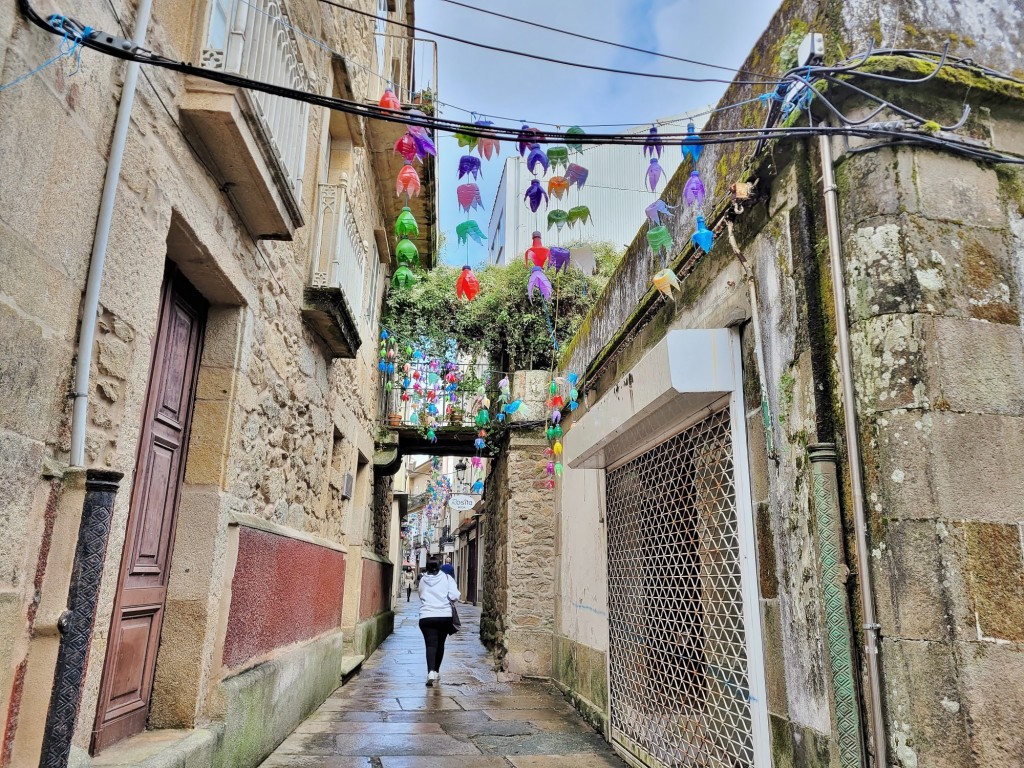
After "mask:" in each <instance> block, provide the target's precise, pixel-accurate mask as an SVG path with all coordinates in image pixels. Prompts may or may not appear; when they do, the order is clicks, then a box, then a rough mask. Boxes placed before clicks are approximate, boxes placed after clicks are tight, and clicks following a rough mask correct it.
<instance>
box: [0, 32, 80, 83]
mask: <svg viewBox="0 0 1024 768" xmlns="http://www.w3.org/2000/svg"><path fill="white" fill-rule="evenodd" d="M91 33H92V27H85V28H84V29H83V30H82V34H81V35H75V36H74V37H71V36H70V35H68V33H67V32H65V33H64V36H63V37H62V38H61V40H60V43H59V44H58V45H57V55H56V56H53V57H51V58H49V59H47V60H46V61H44V62H43V63H42V64H40V65H39V66H38V67H36V68H35V69H33V70H31V71H29V72H26V73H25V74H23V75H21V76H19V77H16V78H14V79H13V80H11V81H10V82H9V83H4V84H3V85H0V93H2V92H3V91H6V90H7V89H8V88H13V87H14V86H16V85H18V84H19V83H22V82H24V81H25V80H28V79H29V78H30V77H32V76H33V75H37V74H39V73H40V72H42V71H43V70H44V69H46V68H47V67H51V66H53V65H54V64H56V63H57V62H58V61H60V60H61V59H63V58H73V59H74V60H75V69H74V71H73V72H72V73H71V76H74V75H76V74H78V73H79V72H81V71H82V39H83V38H85V37H88V36H89V35H90V34H91Z"/></svg>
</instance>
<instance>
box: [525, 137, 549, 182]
mask: <svg viewBox="0 0 1024 768" xmlns="http://www.w3.org/2000/svg"><path fill="white" fill-rule="evenodd" d="M537 163H540V164H541V165H542V166H543V167H544V173H547V172H548V156H547V155H546V154H545V153H544V150H543V149H541V148H540V144H531V145H530V154H529V155H527V157H526V167H527V169H528V170H529V171H530V173H532V174H533V175H534V176H536V175H537Z"/></svg>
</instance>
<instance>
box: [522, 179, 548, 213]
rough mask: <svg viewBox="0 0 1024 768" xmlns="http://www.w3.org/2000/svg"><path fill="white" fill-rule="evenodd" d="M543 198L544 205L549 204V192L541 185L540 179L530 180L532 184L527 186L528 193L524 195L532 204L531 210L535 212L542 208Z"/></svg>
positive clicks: (530, 204) (524, 198)
mask: <svg viewBox="0 0 1024 768" xmlns="http://www.w3.org/2000/svg"><path fill="white" fill-rule="evenodd" d="M542 198H543V200H544V205H547V204H548V193H547V192H545V191H544V187H542V186H541V185H540V181H538V180H537V179H534V180H533V181H531V182H530V186H529V187H527V188H526V193H525V194H524V195H523V200H525V201H526V202H527V204H528V205H529V206H530V210H531V211H533V212H534V213H536V212H537V209H538V208H540V201H541V199H542Z"/></svg>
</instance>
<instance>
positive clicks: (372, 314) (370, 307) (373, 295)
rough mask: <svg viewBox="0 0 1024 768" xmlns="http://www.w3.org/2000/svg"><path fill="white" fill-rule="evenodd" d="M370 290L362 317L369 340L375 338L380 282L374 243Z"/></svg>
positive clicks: (377, 254) (377, 252)
mask: <svg viewBox="0 0 1024 768" xmlns="http://www.w3.org/2000/svg"><path fill="white" fill-rule="evenodd" d="M369 268H370V290H369V291H368V292H367V293H366V308H365V312H364V317H365V319H366V327H367V329H368V330H369V332H370V338H373V337H374V336H376V330H375V328H374V325H375V324H376V322H377V305H378V301H377V287H378V282H377V281H378V280H380V252H379V251H378V250H377V245H376V243H375V244H374V246H373V254H372V256H371V258H370V264H369Z"/></svg>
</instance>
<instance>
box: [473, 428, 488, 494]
mask: <svg viewBox="0 0 1024 768" xmlns="http://www.w3.org/2000/svg"><path fill="white" fill-rule="evenodd" d="M473 447H474V448H476V449H477V450H478V451H482V450H483V449H484V448H486V447H487V442H486V441H485V440H484V439H483V438H482V437H478V438H477V439H476V440H474V441H473ZM477 482H479V480H478V481H477ZM482 486H483V483H481V487H482ZM473 488H474V489H475V488H476V486H475V485H474V486H473ZM473 492H474V493H477V491H476V490H474V491H473Z"/></svg>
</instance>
